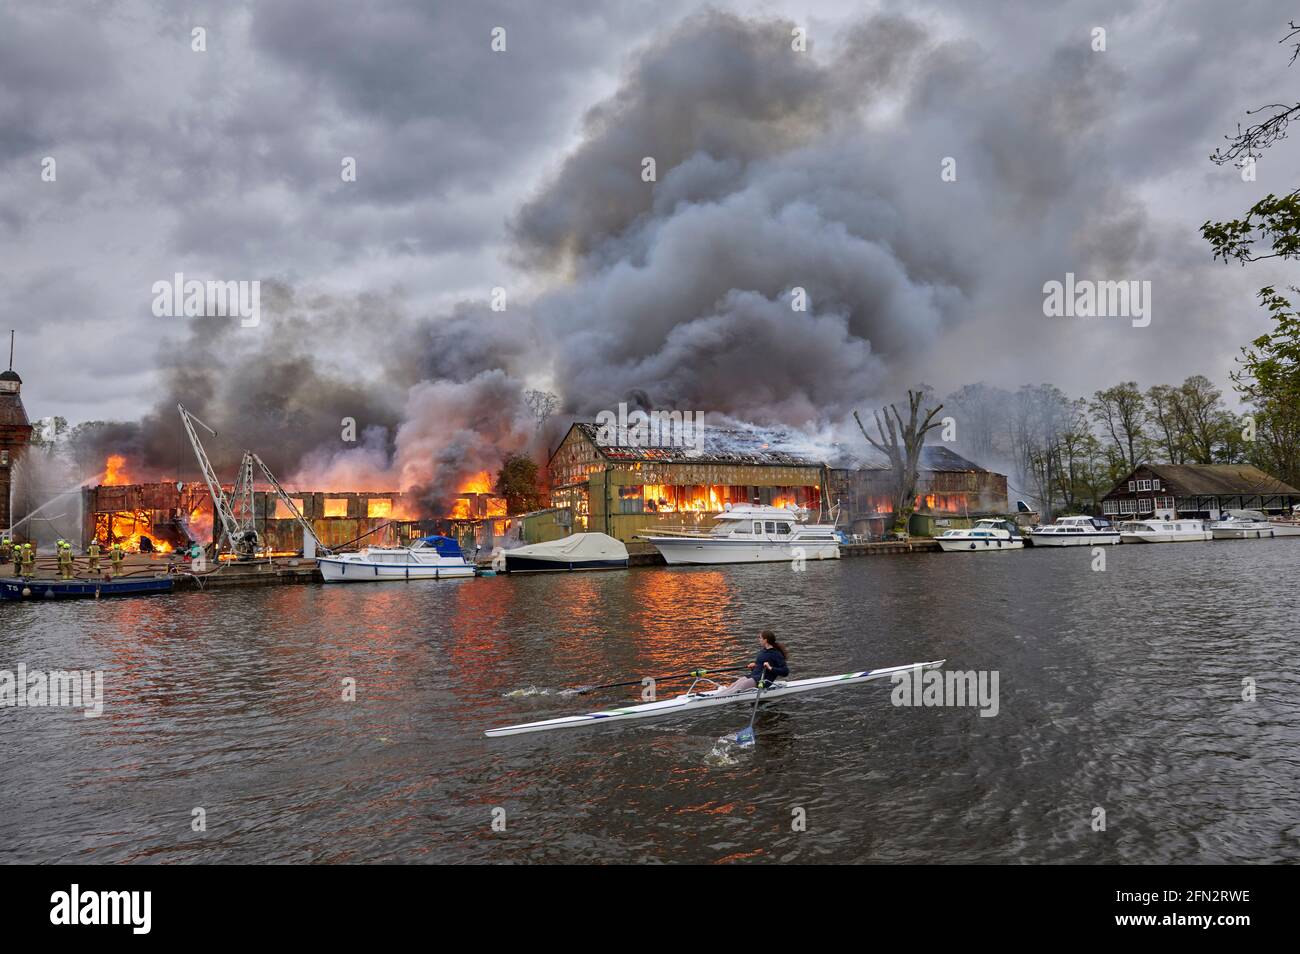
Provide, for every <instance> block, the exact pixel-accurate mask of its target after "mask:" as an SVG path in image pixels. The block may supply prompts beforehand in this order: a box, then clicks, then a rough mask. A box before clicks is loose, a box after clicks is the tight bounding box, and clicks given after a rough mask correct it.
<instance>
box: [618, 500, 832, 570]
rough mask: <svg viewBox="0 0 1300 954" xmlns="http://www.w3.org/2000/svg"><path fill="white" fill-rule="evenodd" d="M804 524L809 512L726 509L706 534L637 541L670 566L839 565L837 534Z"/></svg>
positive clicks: (670, 533)
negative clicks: (830, 562)
mask: <svg viewBox="0 0 1300 954" xmlns="http://www.w3.org/2000/svg"><path fill="white" fill-rule="evenodd" d="M807 519H808V511H806V510H800V509H796V508H793V507H764V506H757V505H754V506H749V505H746V506H739V507H732V506H731V505H730V504H728V505H727V506H726V509H725V510H723V511H722V513H719V514H716V515H715V516H714V520H715V521H717V523H716V525H715V526H714V527H713V529H711V530H709V531H707V532H704V531H699V530H676V531H674V530H655V531H652V532H648V533H638V534H637V537H638V538H639V539H641V540H645V541H647V542H648V543H651V544H653V545H654V546H655V548H656V549H657V550H658V551H659V552H660V553H661V554H663V558H664V561H665V562H666V563H670V564H679V563H788V562H790V561H791V560H797V559H804V560H838V559H839V556H840V537H839V532H838V531H837V530H836V529H835V527H834V526H832V525H831V524H827V523H808V522H807Z"/></svg>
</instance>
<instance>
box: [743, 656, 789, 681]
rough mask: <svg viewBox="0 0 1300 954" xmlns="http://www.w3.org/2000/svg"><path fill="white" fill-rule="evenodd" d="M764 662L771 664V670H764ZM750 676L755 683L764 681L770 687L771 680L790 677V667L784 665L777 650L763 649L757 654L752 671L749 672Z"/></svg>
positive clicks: (783, 658)
mask: <svg viewBox="0 0 1300 954" xmlns="http://www.w3.org/2000/svg"><path fill="white" fill-rule="evenodd" d="M765 662H766V663H771V664H772V668H771V669H764V668H763V663H765ZM751 675H752V677H753V679H754V682H755V683H758V682H759V681H761V680H764V679H766V680H767V684H768V685H769V686H770V685H771V684H772V680H773V679H775V678H776V677H777V676H788V675H790V667H789V666H787V665H786V664H785V656H783V655H782V654H781V651H780V650H779V649H764V650H763V651H762V652H760V653H759V654H758V656H757V658H755V660H754V669H753V671H752V672H751Z"/></svg>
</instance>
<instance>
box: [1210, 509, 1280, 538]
mask: <svg viewBox="0 0 1300 954" xmlns="http://www.w3.org/2000/svg"><path fill="white" fill-rule="evenodd" d="M1210 533H1212V534H1213V535H1214V539H1216V540H1260V539H1265V538H1271V537H1274V536H1277V531H1276V529H1275V528H1274V526H1273V524H1272V523H1270V522H1269V519H1268V518H1267V517H1265V516H1264V515H1263V514H1262V513H1260V512H1259V511H1258V510H1229V511H1228V512H1227V516H1226V517H1223V518H1222V519H1220V520H1217V521H1215V522H1214V523H1212V524H1210Z"/></svg>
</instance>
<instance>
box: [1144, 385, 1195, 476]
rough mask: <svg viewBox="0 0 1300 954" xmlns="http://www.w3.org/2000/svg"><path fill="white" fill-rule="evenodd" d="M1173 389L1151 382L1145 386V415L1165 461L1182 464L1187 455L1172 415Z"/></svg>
mask: <svg viewBox="0 0 1300 954" xmlns="http://www.w3.org/2000/svg"><path fill="white" fill-rule="evenodd" d="M1174 391H1175V389H1174V388H1173V387H1171V386H1170V385H1168V384H1153V385H1152V386H1151V387H1149V388H1147V417H1148V420H1149V421H1150V422H1151V424H1152V425H1153V426H1154V427H1155V429H1156V435H1157V439H1156V443H1157V444H1158V445H1159V447H1160V450H1161V451H1162V456H1163V458H1164V460H1165V462H1166V463H1169V464H1183V463H1186V461H1187V455H1186V453H1185V452H1184V450H1183V446H1182V443H1181V442H1180V439H1179V434H1178V423H1177V420H1176V419H1175V416H1174V403H1175V400H1176V398H1175V395H1174Z"/></svg>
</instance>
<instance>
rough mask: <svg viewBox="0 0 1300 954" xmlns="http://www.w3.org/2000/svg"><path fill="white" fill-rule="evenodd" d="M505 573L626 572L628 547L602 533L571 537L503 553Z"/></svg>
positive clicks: (578, 534) (579, 534) (532, 544)
mask: <svg viewBox="0 0 1300 954" xmlns="http://www.w3.org/2000/svg"><path fill="white" fill-rule="evenodd" d="M502 555H503V556H504V557H505V560H506V572H507V573H546V572H556V571H561V570H564V571H567V570H624V569H627V561H628V555H627V547H625V546H624V545H623V541H621V540H616V539H614V538H613V537H611V536H609V535H607V534H604V533H574V534H571V535H570V536H567V537H563V538H561V539H559V540H548V541H547V542H545V543H530V544H528V545H527V546H522V547H515V548H514V549H513V550H506V551H505V552H504V553H503V554H502Z"/></svg>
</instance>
